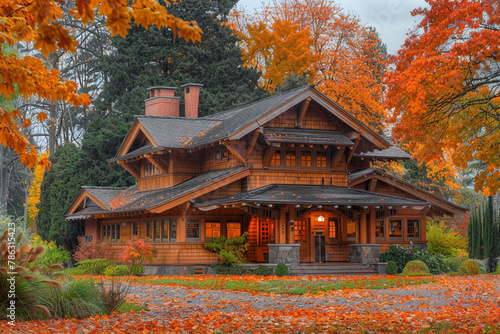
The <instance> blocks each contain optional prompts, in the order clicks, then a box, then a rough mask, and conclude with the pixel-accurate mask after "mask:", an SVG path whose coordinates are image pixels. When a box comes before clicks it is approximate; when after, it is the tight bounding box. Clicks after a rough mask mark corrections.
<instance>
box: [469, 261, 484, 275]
mask: <svg viewBox="0 0 500 334" xmlns="http://www.w3.org/2000/svg"><path fill="white" fill-rule="evenodd" d="M470 260H471V261H474V262H476V264H477V266H478V267H479V271H480V273H481V274H485V273H486V264H485V263H484V262H483V261H481V260H477V259H470Z"/></svg>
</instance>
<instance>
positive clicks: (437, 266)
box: [411, 249, 448, 275]
mask: <svg viewBox="0 0 500 334" xmlns="http://www.w3.org/2000/svg"><path fill="white" fill-rule="evenodd" d="M411 259H412V260H420V261H422V262H424V263H425V264H426V265H427V267H428V268H429V271H430V272H431V274H433V275H440V274H442V273H443V272H446V271H448V270H447V268H446V265H445V263H444V261H443V259H444V256H443V255H432V254H429V252H427V251H425V250H420V249H414V250H413V253H412V254H411Z"/></svg>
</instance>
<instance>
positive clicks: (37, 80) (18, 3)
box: [0, 0, 201, 168]
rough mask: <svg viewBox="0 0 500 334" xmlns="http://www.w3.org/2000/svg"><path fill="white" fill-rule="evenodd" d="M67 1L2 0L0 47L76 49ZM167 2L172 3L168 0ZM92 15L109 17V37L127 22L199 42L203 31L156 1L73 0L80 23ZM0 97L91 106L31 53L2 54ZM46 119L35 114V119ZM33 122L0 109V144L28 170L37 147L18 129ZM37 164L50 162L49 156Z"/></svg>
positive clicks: (47, 50)
mask: <svg viewBox="0 0 500 334" xmlns="http://www.w3.org/2000/svg"><path fill="white" fill-rule="evenodd" d="M172 1H176V0H172ZM64 2H65V0H36V1H33V0H6V1H3V2H2V6H0V45H3V44H5V43H7V44H9V45H11V46H14V45H15V44H16V43H30V42H33V43H34V47H35V49H38V50H40V51H41V52H42V54H43V55H44V56H46V57H47V56H48V55H49V54H50V53H51V52H56V51H58V50H62V51H64V52H75V48H76V46H77V41H76V40H75V38H74V36H72V32H71V31H70V30H68V29H67V28H65V27H64V22H63V11H62V9H61V5H62V4H64ZM167 3H170V2H168V1H167ZM96 13H97V14H98V15H103V16H106V17H107V22H106V26H107V28H108V29H109V30H110V32H111V35H112V36H114V35H117V34H119V35H121V36H125V35H126V34H127V29H128V28H129V27H130V22H131V21H132V20H134V22H135V23H136V24H138V25H142V26H144V27H149V26H153V25H155V26H158V27H170V28H171V29H172V31H173V32H174V36H179V37H184V38H186V39H187V40H193V41H195V40H200V37H201V36H200V33H201V29H200V28H199V27H198V25H197V24H196V22H192V21H191V22H189V21H183V20H181V19H179V18H176V17H174V16H173V15H171V14H169V13H168V12H167V10H166V9H165V7H163V6H162V5H160V4H159V3H158V1H155V0H133V1H127V0H101V1H99V0H76V1H75V7H74V8H73V9H72V10H70V15H73V16H74V17H75V18H76V19H78V20H81V21H82V23H83V24H86V23H88V22H89V21H94V20H95V15H96ZM0 73H1V80H0V95H2V94H3V95H4V96H5V97H6V98H7V99H11V98H13V97H14V92H15V90H16V88H17V89H18V90H19V94H20V95H21V96H22V97H24V98H28V97H30V96H38V97H39V98H43V99H47V100H48V101H52V102H54V101H57V100H63V101H66V102H68V103H70V104H72V105H75V106H78V105H82V104H83V105H89V104H90V99H89V96H88V95H87V94H78V91H77V84H76V83H75V82H73V81H64V82H63V81H61V78H60V73H59V72H58V71H57V70H54V69H52V70H48V69H47V68H46V67H45V65H44V64H43V62H42V60H40V59H38V58H35V57H31V56H25V57H19V58H18V57H17V56H16V55H15V54H14V53H13V54H11V55H8V56H7V55H6V54H4V53H3V52H0ZM46 118H47V115H46V114H45V113H44V112H39V113H38V115H37V116H36V119H37V121H39V122H43V121H44V120H45V119H46ZM30 125H31V119H30V118H27V117H25V116H23V115H22V114H21V112H20V111H19V110H14V111H12V112H8V111H6V110H3V109H1V108H0V143H1V144H3V145H4V146H8V147H11V148H12V149H13V150H14V151H15V152H16V153H17V154H19V156H20V160H21V163H23V164H25V165H26V166H28V167H29V168H32V167H33V166H35V164H36V163H37V155H38V154H37V151H36V148H35V147H34V146H33V145H30V144H29V141H28V139H27V137H26V136H25V135H24V134H23V132H22V128H27V127H29V126H30ZM39 163H41V164H46V165H48V162H47V159H43V160H41V161H40V162H39Z"/></svg>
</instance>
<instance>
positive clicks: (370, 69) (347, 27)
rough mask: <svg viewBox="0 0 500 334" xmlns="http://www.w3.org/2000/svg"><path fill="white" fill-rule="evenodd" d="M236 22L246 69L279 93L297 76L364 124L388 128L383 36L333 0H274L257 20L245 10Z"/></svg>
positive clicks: (237, 12) (236, 14)
mask: <svg viewBox="0 0 500 334" xmlns="http://www.w3.org/2000/svg"><path fill="white" fill-rule="evenodd" d="M230 24H231V25H232V27H233V29H234V30H235V31H236V33H237V34H238V36H239V37H240V39H241V40H242V42H241V44H240V46H241V49H242V52H243V58H244V60H245V65H246V66H249V67H255V68H257V69H258V70H260V71H262V73H263V75H262V78H263V82H262V85H263V86H264V87H265V88H266V89H268V90H273V89H275V88H276V86H278V85H281V84H282V83H283V79H284V78H287V77H288V76H290V74H291V73H294V74H297V75H307V77H308V80H309V83H314V84H315V85H316V86H317V88H318V89H319V90H320V91H322V92H323V93H324V94H326V95H327V96H328V97H329V98H331V99H333V100H334V101H335V102H338V103H339V104H340V105H342V107H344V108H345V109H347V110H348V111H350V112H351V113H353V114H354V115H355V116H356V117H357V118H358V119H360V120H361V121H363V122H365V123H367V124H370V125H371V126H372V127H374V128H377V129H378V130H382V129H383V124H382V123H383V120H384V119H385V117H386V112H385V109H384V107H383V103H382V98H383V87H382V84H383V83H382V77H383V74H384V69H385V55H384V53H383V51H382V49H381V43H380V40H379V39H378V37H377V34H376V33H375V32H374V31H373V30H370V29H369V28H366V27H364V26H362V24H361V22H360V21H359V19H358V18H357V17H354V16H351V15H348V14H345V13H344V12H343V10H342V8H340V7H339V6H337V5H336V4H335V3H333V2H332V1H331V0H292V1H289V0H274V1H273V2H272V4H271V5H269V6H267V7H265V8H263V10H262V11H260V12H259V13H258V14H256V15H255V16H253V17H252V16H250V15H249V14H248V13H245V12H244V11H243V10H235V11H233V12H232V14H231V20H230Z"/></svg>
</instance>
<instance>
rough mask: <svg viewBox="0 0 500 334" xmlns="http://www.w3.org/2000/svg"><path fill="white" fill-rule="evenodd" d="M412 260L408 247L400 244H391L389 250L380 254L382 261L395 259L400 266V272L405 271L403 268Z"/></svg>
mask: <svg viewBox="0 0 500 334" xmlns="http://www.w3.org/2000/svg"><path fill="white" fill-rule="evenodd" d="M411 260H412V258H411V255H410V254H409V252H408V249H407V248H405V247H403V246H400V245H391V246H390V247H389V250H388V251H387V252H385V253H382V254H380V261H381V262H387V263H389V262H390V261H394V262H395V263H396V265H397V267H398V271H397V272H398V273H400V272H402V271H403V268H404V267H405V266H406V264H407V263H408V262H410V261H411Z"/></svg>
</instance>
